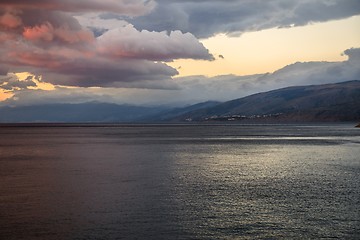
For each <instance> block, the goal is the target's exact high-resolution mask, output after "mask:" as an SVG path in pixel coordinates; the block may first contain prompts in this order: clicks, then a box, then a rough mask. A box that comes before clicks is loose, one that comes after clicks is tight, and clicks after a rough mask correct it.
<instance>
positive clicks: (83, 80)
mask: <svg viewBox="0 0 360 240" xmlns="http://www.w3.org/2000/svg"><path fill="white" fill-rule="evenodd" d="M145 2H146V3H145ZM151 4H152V1H142V0H135V1H128V0H124V1H115V0H104V1H94V0H87V1H85V0H79V1H70V0H63V1H60V0H58V1H57V0H53V1H50V0H34V1H31V4H30V2H29V1H21V0H12V1H6V0H5V1H1V2H0V7H2V6H5V8H4V10H0V15H1V13H2V15H1V16H6V18H4V17H3V19H5V20H6V21H5V20H3V22H4V23H3V24H2V25H3V26H7V27H6V28H5V27H3V28H0V39H1V40H3V42H2V44H1V46H0V67H1V68H2V69H9V71H13V72H16V71H30V72H32V73H35V74H36V75H42V76H43V78H42V79H43V81H46V82H50V83H53V84H59V85H68V86H82V87H91V86H97V87H124V86H125V87H137V88H138V87H144V88H151V87H154V88H159V86H160V85H161V84H159V82H161V83H162V85H164V86H167V87H168V86H171V87H173V85H174V84H168V83H169V82H170V81H171V80H172V77H173V76H175V75H177V74H178V72H177V70H176V69H174V68H172V67H170V66H168V65H167V64H166V63H164V62H166V61H172V60H173V59H178V58H193V59H205V60H212V59H213V57H212V55H211V54H210V53H209V51H208V50H207V49H206V48H205V47H204V46H203V45H202V44H201V43H200V42H199V41H198V40H197V39H196V38H195V37H194V36H193V35H192V34H190V33H185V34H183V33H181V32H180V31H173V32H171V33H169V34H167V33H165V32H149V31H138V30H137V29H135V28H134V27H133V26H132V25H130V24H127V23H126V22H125V21H124V23H125V24H122V25H120V26H117V28H116V29H111V30H109V31H108V32H106V33H105V34H103V35H102V36H100V37H98V38H95V37H94V34H93V32H91V31H90V30H89V29H88V28H86V27H84V26H82V25H80V23H79V22H78V20H77V19H76V18H74V17H73V16H72V15H71V14H70V12H71V11H72V12H79V11H81V12H82V11H88V10H91V9H94V11H104V10H106V9H109V10H111V11H112V12H115V13H118V12H119V9H123V14H125V15H128V16H132V15H133V14H135V13H141V11H140V10H141V9H142V8H146V9H150V7H149V6H150V5H151ZM112 8H113V9H112ZM136 9H137V10H136ZM55 10H56V11H55ZM10 20H11V21H10ZM15 20H16V21H15ZM5 22H6V25H5ZM10 22H11V24H10ZM10 26H11V28H10ZM152 82H153V83H154V84H152ZM155 82H156V84H155Z"/></svg>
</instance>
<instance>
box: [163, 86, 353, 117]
mask: <svg viewBox="0 0 360 240" xmlns="http://www.w3.org/2000/svg"><path fill="white" fill-rule="evenodd" d="M359 119H360V81H349V82H343V83H336V84H326V85H311V86H299V87H288V88H283V89H278V90H273V91H269V92H264V93H258V94H254V95H251V96H248V97H244V98H240V99H235V100H232V101H228V102H224V103H221V104H218V105H216V106H214V107H209V108H205V109H201V110H197V111H191V112H188V113H186V114H183V115H181V116H177V117H176V118H172V119H168V120H169V121H189V120H192V121H236V120H243V121H244V120H246V121H258V120H266V121H295V122H301V121H357V120H359Z"/></svg>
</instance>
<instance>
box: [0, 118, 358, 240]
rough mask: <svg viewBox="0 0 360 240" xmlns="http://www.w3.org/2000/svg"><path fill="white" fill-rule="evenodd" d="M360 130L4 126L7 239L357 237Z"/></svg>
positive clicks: (0, 208)
mask: <svg viewBox="0 0 360 240" xmlns="http://www.w3.org/2000/svg"><path fill="white" fill-rule="evenodd" d="M359 156H360V129H355V128H353V125H346V124H339V125H96V126H92V127H91V126H86V125H72V126H71V127H64V126H61V127H60V126H58V127H57V126H47V127H39V126H37V127H32V126H27V127H19V126H17V127H11V126H3V127H0V238H1V239H264V238H266V239H288V238H292V239H304V238H310V239H311V238H312V239H318V238H325V239H328V238H340V239H359V238H360V227H359V226H360V207H359V201H360V157H359Z"/></svg>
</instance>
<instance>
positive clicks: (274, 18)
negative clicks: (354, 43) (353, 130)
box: [105, 0, 360, 38]
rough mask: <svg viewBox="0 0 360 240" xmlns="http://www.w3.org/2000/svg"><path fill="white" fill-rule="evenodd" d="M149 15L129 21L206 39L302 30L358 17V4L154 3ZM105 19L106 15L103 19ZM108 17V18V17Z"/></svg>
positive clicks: (339, 0)
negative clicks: (219, 35)
mask: <svg viewBox="0 0 360 240" xmlns="http://www.w3.org/2000/svg"><path fill="white" fill-rule="evenodd" d="M157 2H158V4H157V6H156V7H155V9H154V10H153V11H152V12H150V14H147V15H143V16H140V17H137V18H133V19H131V23H132V24H134V25H135V27H136V28H138V29H147V30H152V31H164V30H167V31H172V30H181V31H183V32H191V33H193V34H194V35H195V36H196V37H201V38H206V37H209V36H213V35H215V34H217V33H227V34H229V35H232V34H236V35H237V34H240V33H242V32H248V31H258V30H262V29H268V28H274V27H289V26H302V25H306V24H309V23H312V22H323V21H328V20H334V19H342V18H347V17H350V16H354V15H358V14H360V2H359V1H358V0H318V1H308V0H267V1H263V0H230V1H218V0H187V1H182V0H158V1H157ZM105 16H106V15H105ZM108 16H109V15H108Z"/></svg>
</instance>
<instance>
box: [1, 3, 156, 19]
mask: <svg viewBox="0 0 360 240" xmlns="http://www.w3.org/2000/svg"><path fill="white" fill-rule="evenodd" d="M155 6H156V3H155V1H152V0H147V1H144V0H131V1H128V0H101V1H98V0H77V1H73V0H31V1H28V0H2V1H1V2H0V7H2V8H10V9H12V8H14V9H22V10H32V9H43V10H46V11H63V12H88V11H90V12H114V13H118V14H123V15H125V16H137V15H143V14H146V13H149V12H150V11H151V10H152V9H153V8H154V7H155Z"/></svg>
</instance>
